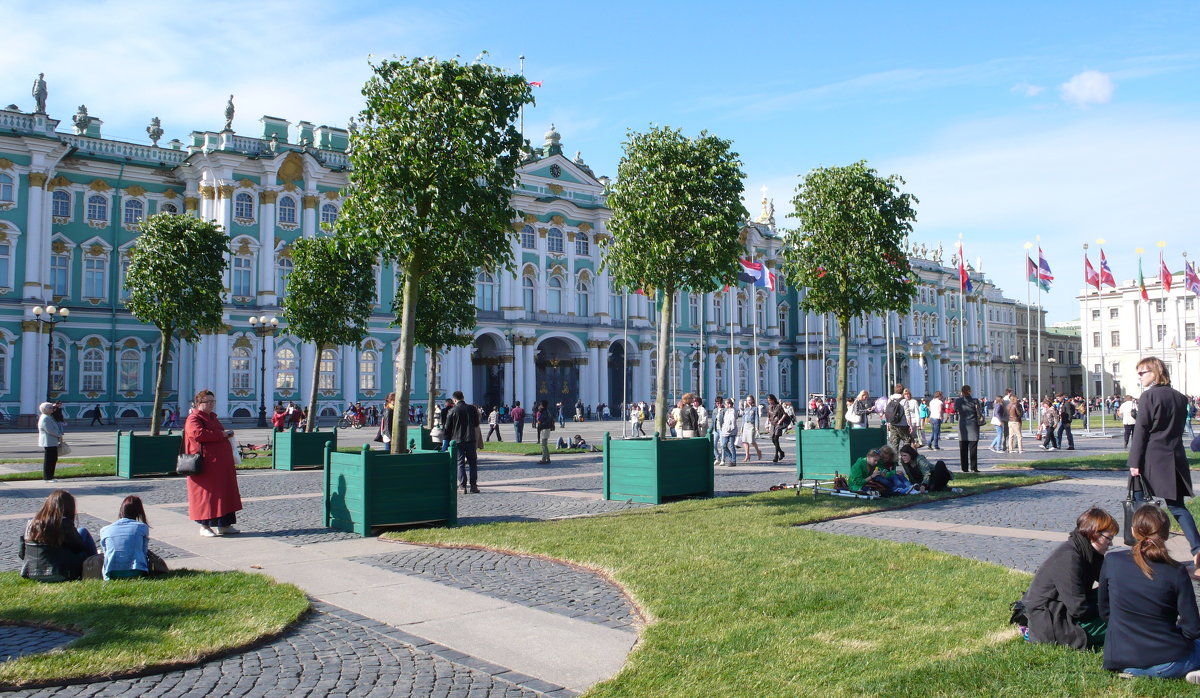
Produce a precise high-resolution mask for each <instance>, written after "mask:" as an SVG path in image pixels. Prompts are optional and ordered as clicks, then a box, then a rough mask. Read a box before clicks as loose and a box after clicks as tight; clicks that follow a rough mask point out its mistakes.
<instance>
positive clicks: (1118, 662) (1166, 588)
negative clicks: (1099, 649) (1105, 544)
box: [1099, 550, 1200, 671]
mask: <svg viewBox="0 0 1200 698" xmlns="http://www.w3.org/2000/svg"><path fill="white" fill-rule="evenodd" d="M1150 568H1151V570H1152V571H1153V572H1154V579H1147V578H1146V575H1145V574H1143V573H1142V570H1141V569H1140V568H1139V567H1138V566H1137V563H1135V562H1134V561H1133V551H1132V550H1121V551H1118V552H1115V553H1109V554H1108V555H1107V556H1106V557H1105V560H1104V569H1103V570H1101V572H1100V590H1099V591H1100V593H1099V601H1100V617H1101V618H1103V619H1104V620H1106V621H1108V632H1107V633H1106V635H1105V638H1104V668H1105V669H1111V670H1113V671H1121V670H1124V669H1129V668H1134V669H1144V668H1146V667H1152V666H1154V665H1155V664H1164V663H1166V662H1173V661H1176V660H1179V659H1183V658H1184V657H1187V656H1188V655H1189V654H1191V653H1192V648H1193V647H1194V646H1195V641H1196V639H1197V638H1200V613H1198V612H1197V610H1196V592H1195V591H1194V590H1193V589H1192V582H1191V580H1190V579H1188V573H1187V570H1186V569H1184V568H1183V567H1175V566H1172V565H1168V564H1166V563H1162V562H1151V563H1150Z"/></svg>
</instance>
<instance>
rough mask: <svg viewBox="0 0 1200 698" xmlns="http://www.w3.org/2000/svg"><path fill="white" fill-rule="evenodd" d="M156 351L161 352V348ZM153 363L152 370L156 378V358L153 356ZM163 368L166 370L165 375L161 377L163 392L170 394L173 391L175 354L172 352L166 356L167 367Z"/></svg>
mask: <svg viewBox="0 0 1200 698" xmlns="http://www.w3.org/2000/svg"><path fill="white" fill-rule="evenodd" d="M158 351H162V347H161V346H160V347H159V348H158ZM154 362H155V363H154V370H155V374H154V375H155V376H157V375H158V373H157V371H158V357H157V356H155V358H154ZM164 368H165V369H166V373H165V374H164V375H163V390H166V391H168V392H170V391H172V390H175V352H174V351H171V352H170V353H168V354H167V365H166V366H165V367H164ZM156 380H157V379H156Z"/></svg>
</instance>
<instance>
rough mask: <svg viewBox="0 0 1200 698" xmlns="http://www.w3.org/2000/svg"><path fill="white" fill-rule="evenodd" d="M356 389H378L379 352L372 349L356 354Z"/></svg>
mask: <svg viewBox="0 0 1200 698" xmlns="http://www.w3.org/2000/svg"><path fill="white" fill-rule="evenodd" d="M358 389H359V390H379V354H378V353H377V352H375V351H374V350H373V349H364V350H363V352H362V353H361V354H359V355H358Z"/></svg>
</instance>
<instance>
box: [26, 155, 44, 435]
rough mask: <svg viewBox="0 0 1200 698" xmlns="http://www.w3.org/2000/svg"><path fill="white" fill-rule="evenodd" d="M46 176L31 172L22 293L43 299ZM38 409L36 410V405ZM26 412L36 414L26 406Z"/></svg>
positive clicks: (28, 296) (29, 296)
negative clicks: (28, 410) (30, 411)
mask: <svg viewBox="0 0 1200 698" xmlns="http://www.w3.org/2000/svg"><path fill="white" fill-rule="evenodd" d="M46 177H47V175H46V174H45V173H41V172H30V173H29V215H28V217H27V218H26V220H25V287H24V291H23V292H22V293H21V295H22V297H24V298H43V297H46V295H47V294H45V293H43V287H42V283H43V281H42V280H43V278H44V275H46V274H48V273H49V269H50V258H49V257H46V258H45V264H43V262H42V259H43V255H44V254H48V253H49V251H50V233H49V230H50V228H49V226H48V225H47V223H48V222H49V219H48V218H47V216H46V215H45V197H46V190H45V188H44V187H45V184H46ZM34 408H35V410H36V408H37V405H36V404H35V405H34ZM22 414H32V413H26V412H24V410H23V409H22Z"/></svg>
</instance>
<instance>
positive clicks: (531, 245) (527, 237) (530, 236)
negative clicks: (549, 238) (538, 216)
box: [521, 225, 537, 250]
mask: <svg viewBox="0 0 1200 698" xmlns="http://www.w3.org/2000/svg"><path fill="white" fill-rule="evenodd" d="M521 247H523V248H525V249H527V250H535V249H537V236H535V235H534V230H533V226H531V225H527V226H525V227H524V228H521Z"/></svg>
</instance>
